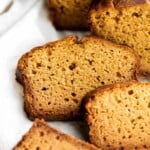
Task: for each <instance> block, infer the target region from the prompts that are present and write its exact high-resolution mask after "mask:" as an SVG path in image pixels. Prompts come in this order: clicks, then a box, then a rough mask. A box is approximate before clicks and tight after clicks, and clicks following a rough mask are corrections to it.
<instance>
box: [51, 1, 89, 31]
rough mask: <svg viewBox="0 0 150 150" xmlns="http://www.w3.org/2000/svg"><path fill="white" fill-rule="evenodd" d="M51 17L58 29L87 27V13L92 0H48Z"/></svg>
mask: <svg viewBox="0 0 150 150" xmlns="http://www.w3.org/2000/svg"><path fill="white" fill-rule="evenodd" d="M48 2H49V7H50V13H51V18H52V21H53V23H54V25H55V26H56V27H57V28H60V29H83V28H85V29H86V28H87V27H88V23H87V14H88V11H89V8H90V6H91V3H92V0H84V1H81V0H63V1H60V0H48Z"/></svg>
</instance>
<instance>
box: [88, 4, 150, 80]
mask: <svg viewBox="0 0 150 150" xmlns="http://www.w3.org/2000/svg"><path fill="white" fill-rule="evenodd" d="M139 2H140V3H141V2H142V3H143V1H139ZM149 12H150V4H148V3H144V4H135V5H132V6H126V5H125V6H124V7H117V6H115V7H112V6H111V5H110V6H109V7H104V6H103V5H101V7H99V8H95V9H92V10H91V12H90V17H89V22H90V27H91V32H92V33H93V34H95V35H97V36H99V37H102V38H104V39H107V40H110V41H113V42H115V43H118V44H123V45H127V46H129V47H131V48H133V49H134V50H135V51H136V52H137V53H138V55H139V56H140V58H141V66H140V72H139V73H140V76H143V75H144V76H146V77H150V61H149V60H150V52H149V49H150V28H149V26H150V15H149Z"/></svg>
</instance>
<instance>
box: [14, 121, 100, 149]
mask: <svg viewBox="0 0 150 150" xmlns="http://www.w3.org/2000/svg"><path fill="white" fill-rule="evenodd" d="M38 129H41V130H42V131H45V132H47V134H49V135H50V134H52V133H53V134H55V135H57V136H59V138H60V140H65V141H67V142H68V143H71V144H72V145H74V146H76V147H78V146H80V147H83V149H87V150H98V148H96V147H95V146H94V145H92V144H89V143H87V142H85V141H81V140H79V139H76V138H75V137H73V136H70V135H67V134H64V133H62V132H60V131H58V130H56V129H54V128H52V127H50V126H49V125H47V124H46V122H45V121H44V120H43V119H42V120H40V119H36V120H35V121H34V123H33V125H32V127H31V128H30V130H29V131H28V132H27V133H26V134H25V135H24V136H23V137H22V140H21V141H20V142H19V143H18V144H17V145H16V146H15V147H14V148H13V150H17V149H18V148H20V146H21V145H22V143H23V142H25V141H26V142H27V141H28V139H29V138H30V137H32V136H34V131H35V130H38ZM31 134H33V135H31ZM35 142H36V141H35ZM39 144H40V143H39ZM37 146H39V145H37ZM51 146H54V149H56V147H55V146H57V145H56V144H55V143H53V145H51ZM99 150H100V149H99Z"/></svg>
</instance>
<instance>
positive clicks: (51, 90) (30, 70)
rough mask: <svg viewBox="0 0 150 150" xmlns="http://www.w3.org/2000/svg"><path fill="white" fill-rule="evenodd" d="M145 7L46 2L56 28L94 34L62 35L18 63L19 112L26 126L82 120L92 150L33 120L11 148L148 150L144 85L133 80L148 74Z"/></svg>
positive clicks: (148, 91) (149, 96)
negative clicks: (21, 107) (23, 113)
mask: <svg viewBox="0 0 150 150" xmlns="http://www.w3.org/2000/svg"><path fill="white" fill-rule="evenodd" d="M149 3H150V2H149V0H140V1H135V0H128V1H124V0H107V1H104V0H101V1H92V0H86V1H84V2H81V0H73V1H67V0H65V1H59V0H49V6H50V11H51V13H52V14H51V15H52V16H53V18H55V19H54V20H53V21H54V24H55V25H56V27H57V28H59V29H83V28H87V22H89V27H90V29H91V33H92V34H94V35H91V36H85V37H82V38H81V40H79V39H78V38H77V37H76V36H74V35H72V36H67V37H65V38H64V39H60V40H58V41H54V42H50V43H47V44H45V45H43V46H40V47H36V48H33V49H32V50H31V51H29V52H28V53H26V54H24V55H23V56H22V57H21V58H20V60H19V62H18V66H17V73H16V75H17V80H18V81H19V82H20V83H21V84H22V85H23V87H24V99H25V101H24V107H25V111H26V113H27V116H28V117H29V119H30V120H35V119H36V118H39V119H44V120H47V121H53V120H82V119H85V120H86V122H87V126H88V128H89V142H91V143H92V144H94V145H95V146H96V147H97V148H96V147H95V146H92V145H89V144H87V143H84V142H81V141H78V140H76V139H74V138H72V137H69V136H68V135H64V134H61V133H59V132H58V131H56V130H55V129H51V128H50V127H48V126H47V125H46V123H45V122H44V121H41V120H36V121H35V123H34V124H33V127H32V128H31V129H30V131H29V132H28V133H27V134H26V135H25V137H24V138H23V139H22V140H21V142H20V143H19V144H18V145H17V146H16V147H15V148H14V149H15V150H22V149H25V150H27V149H31V150H32V149H33V150H39V149H40V150H41V149H43V150H46V149H68V150H69V149H73V150H74V149H83V150H84V149H87V150H94V149H95V150H96V149H103V150H107V149H108V150H112V149H116V150H117V149H125V150H126V149H127V150H130V149H150V130H149V124H150V83H144V82H140V81H138V78H137V77H138V76H139V75H140V76H141V75H144V76H145V77H149V76H150V50H149V49H150V28H149V26H150V4H149ZM77 6H80V7H77ZM75 12H76V13H75ZM81 12H83V13H81ZM79 16H80V17H79ZM87 18H88V19H87ZM95 35H96V36H97V37H96V36H95ZM107 40H109V41H107ZM120 44H121V45H120ZM73 141H74V142H73Z"/></svg>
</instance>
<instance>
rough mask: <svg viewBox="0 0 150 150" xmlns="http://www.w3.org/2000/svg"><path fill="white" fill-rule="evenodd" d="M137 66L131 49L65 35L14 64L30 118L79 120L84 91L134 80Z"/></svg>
mask: <svg viewBox="0 0 150 150" xmlns="http://www.w3.org/2000/svg"><path fill="white" fill-rule="evenodd" d="M126 62H128V64H127V63H126ZM138 66H139V65H138V59H137V57H136V55H135V54H134V53H133V51H132V50H131V49H129V48H127V47H123V46H120V45H115V44H113V43H111V42H108V41H105V40H102V39H99V38H96V37H90V36H87V37H84V38H83V39H82V40H80V41H78V40H77V37H75V36H69V37H67V38H65V39H62V40H59V41H56V42H52V43H48V44H46V45H44V46H41V47H38V48H35V49H33V50H31V51H30V52H29V53H27V54H25V55H24V56H23V57H22V58H21V59H20V60H19V63H18V71H19V76H20V75H21V79H22V80H23V82H22V83H24V84H23V86H24V94H25V110H26V112H27V114H28V116H29V118H30V119H31V120H34V118H44V119H45V120H73V119H81V116H82V113H81V110H80V109H81V107H80V106H81V102H82V98H83V97H84V96H85V95H86V93H87V92H89V91H91V90H94V89H95V88H97V87H99V86H104V85H108V84H112V83H116V82H122V81H130V80H133V79H136V72H137V68H138ZM17 74H18V73H17Z"/></svg>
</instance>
